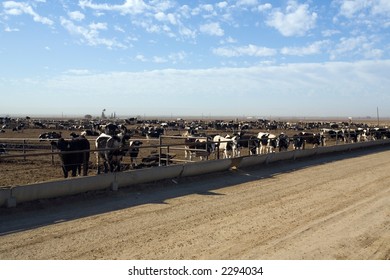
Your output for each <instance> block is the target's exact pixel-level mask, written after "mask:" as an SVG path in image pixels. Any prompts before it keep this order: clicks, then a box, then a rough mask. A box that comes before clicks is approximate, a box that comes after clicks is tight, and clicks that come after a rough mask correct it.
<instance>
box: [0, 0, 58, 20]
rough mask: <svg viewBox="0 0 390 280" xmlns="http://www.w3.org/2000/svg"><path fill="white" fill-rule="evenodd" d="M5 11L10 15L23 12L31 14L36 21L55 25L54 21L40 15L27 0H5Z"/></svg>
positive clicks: (17, 14)
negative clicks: (17, 0)
mask: <svg viewBox="0 0 390 280" xmlns="http://www.w3.org/2000/svg"><path fill="white" fill-rule="evenodd" d="M3 7H4V13H5V14H6V15H10V16H19V15H22V14H26V15H30V16H31V17H32V18H33V20H34V21H35V22H39V23H42V24H46V25H53V24H54V22H53V21H52V20H51V19H49V18H47V17H43V16H40V15H39V14H38V13H37V12H35V11H34V9H33V8H32V6H31V5H30V4H28V3H27V2H15V1H5V2H3Z"/></svg>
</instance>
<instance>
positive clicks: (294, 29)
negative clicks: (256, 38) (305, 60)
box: [266, 0, 317, 37]
mask: <svg viewBox="0 0 390 280" xmlns="http://www.w3.org/2000/svg"><path fill="white" fill-rule="evenodd" d="M316 20H317V14H316V13H315V12H310V10H309V5H308V4H298V3H297V2H296V1H295V0H290V1H288V4H287V7H286V9H285V12H282V10H281V9H274V10H273V11H272V12H271V14H270V16H269V18H268V20H267V21H266V23H267V25H268V26H271V27H274V28H275V29H277V30H278V31H279V32H280V33H281V34H282V35H283V36H287V37H288V36H303V35H305V34H306V32H308V31H309V30H311V29H313V28H314V27H315V24H316Z"/></svg>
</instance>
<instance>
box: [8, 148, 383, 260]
mask: <svg viewBox="0 0 390 280" xmlns="http://www.w3.org/2000/svg"><path fill="white" fill-rule="evenodd" d="M389 170H390V149H389V147H387V148H383V147H382V148H375V149H370V150H359V151H354V152H350V153H344V154H337V155H336V154H333V155H328V156H323V157H316V158H313V159H310V160H302V161H300V160H299V161H295V162H286V163H275V164H270V165H268V166H265V167H264V166H261V167H257V168H251V169H247V170H236V171H229V172H223V173H218V174H212V175H205V176H201V177H196V178H195V177H194V178H180V179H177V180H175V181H165V182H160V183H154V184H149V185H143V186H139V187H138V188H137V189H130V188H126V189H120V190H119V191H118V192H108V191H107V192H99V193H93V194H85V195H78V196H74V197H68V198H59V199H51V200H42V201H40V202H35V203H27V204H24V205H23V204H22V205H19V206H18V207H16V208H13V209H5V208H1V209H0V221H1V223H0V259H28V260H29V259H45V260H46V259H195V260H199V259H359V260H360V259H363V260H367V259H374V260H383V259H385V260H388V259H390V208H389V205H390V172H389Z"/></svg>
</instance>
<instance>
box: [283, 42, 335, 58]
mask: <svg viewBox="0 0 390 280" xmlns="http://www.w3.org/2000/svg"><path fill="white" fill-rule="evenodd" d="M328 44H329V42H328V41H317V42H314V43H312V44H310V45H308V46H305V47H284V48H282V49H281V50H280V53H281V54H284V55H295V56H306V55H314V54H320V53H322V49H323V47H324V46H326V45H328Z"/></svg>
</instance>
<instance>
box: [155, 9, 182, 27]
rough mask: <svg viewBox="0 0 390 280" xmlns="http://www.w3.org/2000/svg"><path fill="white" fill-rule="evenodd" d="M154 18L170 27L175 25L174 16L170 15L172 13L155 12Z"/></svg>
mask: <svg viewBox="0 0 390 280" xmlns="http://www.w3.org/2000/svg"><path fill="white" fill-rule="evenodd" d="M154 17H155V18H156V19H157V20H158V21H162V22H169V23H170V24H172V25H176V24H177V20H176V16H175V15H174V14H172V13H168V14H165V13H163V12H161V11H160V12H157V13H156V14H155V15H154Z"/></svg>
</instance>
